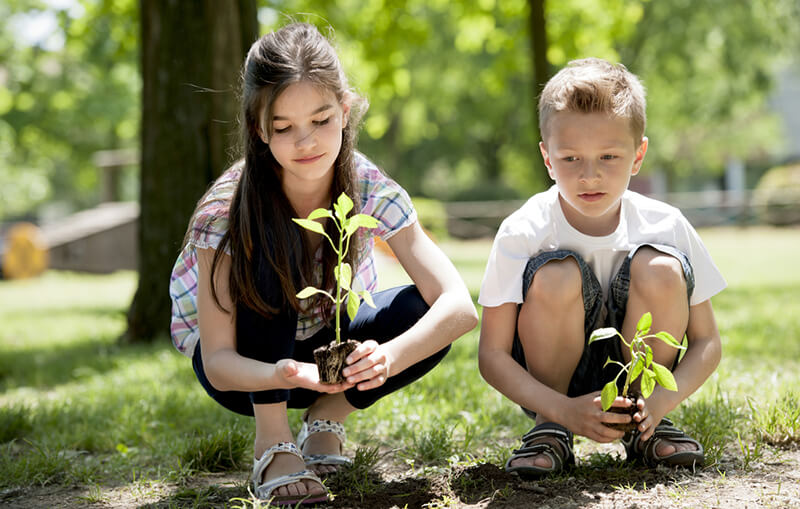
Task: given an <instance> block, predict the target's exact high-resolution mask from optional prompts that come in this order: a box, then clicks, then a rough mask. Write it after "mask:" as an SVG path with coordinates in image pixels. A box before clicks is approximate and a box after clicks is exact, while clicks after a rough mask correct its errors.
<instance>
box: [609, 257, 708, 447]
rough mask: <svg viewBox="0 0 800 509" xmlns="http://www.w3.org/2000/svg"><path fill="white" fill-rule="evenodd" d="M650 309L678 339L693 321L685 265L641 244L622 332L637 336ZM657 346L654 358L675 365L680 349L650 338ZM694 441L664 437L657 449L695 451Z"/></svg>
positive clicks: (657, 325)
mask: <svg viewBox="0 0 800 509" xmlns="http://www.w3.org/2000/svg"><path fill="white" fill-rule="evenodd" d="M646 312H650V313H651V314H652V315H653V325H652V327H651V328H650V330H651V331H656V332H657V331H662V330H663V331H667V332H669V333H670V334H672V335H673V336H674V337H675V339H677V340H678V341H680V340H681V338H683V335H684V334H685V333H686V327H687V326H688V324H689V302H688V299H687V298H686V281H685V280H684V275H683V268H682V266H681V263H680V261H678V260H677V259H676V258H674V257H672V256H670V255H667V254H664V253H661V252H660V251H658V250H656V249H653V248H650V247H642V248H640V249H639V250H638V251H637V252H636V254H635V255H634V257H633V260H631V285H630V289H629V294H628V305H627V309H626V313H625V320H624V322H623V324H622V334H623V335H624V336H625V337H626V338H630V337H633V335H634V333H635V332H636V324H637V323H638V322H639V318H641V316H642V315H643V314H645V313H646ZM647 343H648V344H649V345H650V347H651V348H652V349H653V360H655V361H656V362H658V363H659V364H662V365H664V366H667V367H668V368H671V367H672V365H673V363H674V362H675V358H676V356H677V355H678V350H677V349H675V348H671V347H669V346H667V345H666V344H664V343H663V342H662V341H660V340H657V339H655V340H648V342H647ZM622 354H623V357H624V358H625V361H626V362H627V361H628V360H630V352H629V351H625V349H624V348H623V349H622ZM694 450H697V448H696V447H695V446H694V445H693V444H688V443H675V442H670V441H666V440H664V441H662V442H661V444H659V446H658V448H657V449H656V453H657V454H658V455H659V456H666V455H669V454H672V453H674V452H677V451H694Z"/></svg>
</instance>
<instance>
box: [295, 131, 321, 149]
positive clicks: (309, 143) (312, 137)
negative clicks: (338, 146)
mask: <svg viewBox="0 0 800 509" xmlns="http://www.w3.org/2000/svg"><path fill="white" fill-rule="evenodd" d="M316 131H317V128H316V126H314V127H309V128H308V129H306V130H304V131H300V130H298V137H297V139H296V140H295V142H294V144H295V146H296V147H297V148H299V149H304V148H308V147H313V146H314V145H316V143H317V136H316Z"/></svg>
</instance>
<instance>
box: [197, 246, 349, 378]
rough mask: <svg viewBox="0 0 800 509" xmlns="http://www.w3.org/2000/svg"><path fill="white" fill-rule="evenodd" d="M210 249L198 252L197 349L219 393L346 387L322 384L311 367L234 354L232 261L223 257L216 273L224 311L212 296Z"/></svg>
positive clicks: (218, 292) (234, 329) (314, 368)
mask: <svg viewBox="0 0 800 509" xmlns="http://www.w3.org/2000/svg"><path fill="white" fill-rule="evenodd" d="M213 260H214V250H213V249H198V250H197V263H198V274H197V276H198V277H197V279H198V281H197V314H198V319H199V326H200V349H201V354H202V356H203V368H204V369H205V374H206V377H208V381H209V382H211V385H213V386H214V388H215V389H217V390H219V391H243V392H256V391H264V390H270V389H291V388H294V387H304V388H307V389H313V390H315V391H319V392H340V391H342V390H343V389H345V388H347V387H349V386H348V385H344V384H341V385H323V384H320V383H319V373H318V372H317V368H316V366H315V365H314V364H308V363H304V362H297V361H294V360H292V359H282V360H280V361H278V363H276V364H270V363H266V362H261V361H257V360H255V359H250V358H247V357H242V356H241V355H239V353H237V351H236V319H235V315H234V313H233V309H234V306H233V303H232V302H231V298H230V292H229V291H228V276H229V274H230V267H231V259H230V256H228V255H224V256H223V257H222V261H221V263H220V264H219V266H218V268H217V271H216V272H215V273H214V277H215V280H216V290H217V297H218V298H219V301H220V304H222V307H223V308H225V309H227V310H228V311H230V312H228V311H224V310H222V309H220V307H219V306H217V303H216V302H215V301H214V297H213V296H212V295H211V264H212V262H213Z"/></svg>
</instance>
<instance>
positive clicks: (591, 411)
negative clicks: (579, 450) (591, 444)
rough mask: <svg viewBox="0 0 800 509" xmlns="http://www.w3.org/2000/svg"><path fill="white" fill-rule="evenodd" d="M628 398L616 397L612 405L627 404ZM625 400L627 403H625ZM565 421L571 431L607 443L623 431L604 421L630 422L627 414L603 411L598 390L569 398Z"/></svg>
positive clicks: (621, 434)
mask: <svg viewBox="0 0 800 509" xmlns="http://www.w3.org/2000/svg"><path fill="white" fill-rule="evenodd" d="M627 401H628V400H626V399H623V398H617V399H616V400H615V401H614V404H613V406H622V407H624V406H628V405H629V402H627ZM626 402H627V403H626ZM566 410H567V415H566V416H565V417H566V419H567V422H565V423H563V424H565V425H566V427H567V428H568V429H569V430H571V431H572V432H573V433H575V434H578V435H582V436H585V437H587V438H590V439H592V440H594V441H595V442H600V443H608V442H612V441H614V440H618V439H620V438H622V437H623V436H624V435H625V433H624V432H622V431H619V430H616V429H611V428H609V427H608V426H606V425H605V424H604V423H609V424H611V423H626V422H630V420H631V417H630V415H628V414H615V413H611V412H603V407H602V403H601V402H600V391H596V392H591V393H589V394H585V395H583V396H578V397H576V398H571V399H570V405H568V407H567V409H566Z"/></svg>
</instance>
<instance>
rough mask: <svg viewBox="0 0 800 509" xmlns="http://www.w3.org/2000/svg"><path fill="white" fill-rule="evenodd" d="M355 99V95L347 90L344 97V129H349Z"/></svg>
mask: <svg viewBox="0 0 800 509" xmlns="http://www.w3.org/2000/svg"><path fill="white" fill-rule="evenodd" d="M354 97H355V95H354V94H353V93H352V92H350V91H349V90H346V91H345V92H344V95H343V96H342V103H341V106H342V114H343V116H342V129H344V128H345V127H347V122H349V121H350V105H351V104H352V103H353V99H354Z"/></svg>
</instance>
